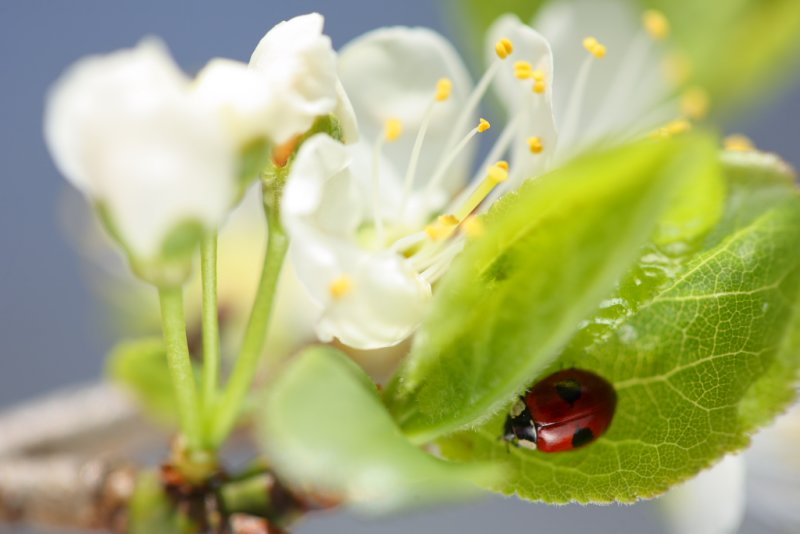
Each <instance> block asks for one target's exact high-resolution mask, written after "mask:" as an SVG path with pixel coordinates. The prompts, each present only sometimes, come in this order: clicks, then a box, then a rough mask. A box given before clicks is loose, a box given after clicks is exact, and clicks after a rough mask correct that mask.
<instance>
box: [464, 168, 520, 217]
mask: <svg viewBox="0 0 800 534" xmlns="http://www.w3.org/2000/svg"><path fill="white" fill-rule="evenodd" d="M506 180H508V164H507V163H506V162H504V161H501V162H498V163H496V164H494V165H492V166H491V167H489V170H488V172H487V173H486V178H484V179H483V180H482V181H481V183H480V184H478V187H476V188H475V190H474V191H473V192H472V194H471V195H470V196H469V198H468V199H467V201H466V202H465V203H464V204H463V205H462V206H461V208H459V209H458V210H457V211H456V212H455V216H456V217H457V218H458V220H459V221H461V220H464V219H465V218H466V217H467V215H469V214H470V213H472V211H473V210H474V209H475V208H477V207H478V206H479V205H480V203H481V202H483V200H484V199H485V198H486V197H487V196H489V193H491V192H492V190H493V189H494V188H495V187H497V185H498V184H500V183H503V182H505V181H506Z"/></svg>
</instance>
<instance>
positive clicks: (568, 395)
mask: <svg viewBox="0 0 800 534" xmlns="http://www.w3.org/2000/svg"><path fill="white" fill-rule="evenodd" d="M581 390H582V388H581V383H580V382H578V381H577V380H575V379H574V378H568V379H566V380H562V381H561V382H558V383H557V384H556V392H557V393H558V396H559V397H561V398H562V399H563V400H564V402H568V403H570V404H575V401H577V400H578V399H580V398H581Z"/></svg>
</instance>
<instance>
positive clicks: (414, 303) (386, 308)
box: [317, 252, 431, 349]
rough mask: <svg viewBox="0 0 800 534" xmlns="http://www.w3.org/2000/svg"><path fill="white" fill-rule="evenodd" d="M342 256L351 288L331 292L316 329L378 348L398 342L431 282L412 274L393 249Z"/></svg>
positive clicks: (326, 336) (323, 335)
mask: <svg viewBox="0 0 800 534" xmlns="http://www.w3.org/2000/svg"><path fill="white" fill-rule="evenodd" d="M352 260H355V261H349V262H346V263H347V264H349V265H346V264H345V262H342V265H343V267H342V268H343V272H344V273H345V275H346V276H348V277H349V278H350V279H351V281H352V289H351V290H350V292H349V293H348V294H347V295H344V296H343V297H340V298H338V299H334V298H330V299H329V301H328V303H327V306H326V307H325V311H324V312H323V314H322V317H321V319H320V322H319V325H318V327H317V334H318V335H319V337H320V339H322V340H331V339H332V338H338V339H339V341H341V342H342V343H344V344H345V345H349V346H351V347H354V348H357V349H378V348H382V347H388V346H392V345H395V344H397V343H400V342H401V341H403V340H404V339H406V338H407V337H408V336H409V335H411V334H412V333H413V332H414V330H416V328H417V326H418V325H419V323H420V321H421V320H422V315H423V313H424V311H425V306H426V304H427V303H428V301H429V299H430V297H431V287H430V285H428V284H427V283H426V282H425V281H424V280H422V279H421V278H420V277H418V276H416V275H415V273H413V272H412V271H411V270H410V269H409V268H408V266H407V265H406V264H405V262H404V261H403V260H402V258H400V257H399V256H398V255H396V254H392V253H388V252H386V253H383V254H366V253H365V254H361V255H360V257H356V258H352Z"/></svg>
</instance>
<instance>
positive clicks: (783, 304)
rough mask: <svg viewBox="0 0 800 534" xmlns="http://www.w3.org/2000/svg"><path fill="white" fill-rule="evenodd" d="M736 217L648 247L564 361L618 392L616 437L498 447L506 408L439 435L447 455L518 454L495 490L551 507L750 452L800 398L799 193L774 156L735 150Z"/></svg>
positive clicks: (673, 478) (625, 494) (648, 488)
mask: <svg viewBox="0 0 800 534" xmlns="http://www.w3.org/2000/svg"><path fill="white" fill-rule="evenodd" d="M723 160H724V162H725V174H726V177H727V181H728V188H729V194H728V200H727V204H726V210H725V214H724V216H723V217H722V219H721V221H720V222H719V224H718V225H717V227H716V228H715V229H714V230H713V231H711V232H710V233H709V234H708V235H707V237H706V238H705V239H704V240H703V242H702V243H701V246H700V247H698V248H697V249H695V250H690V251H688V252H687V251H683V254H678V255H675V254H672V253H670V252H668V251H666V250H665V249H663V248H661V247H658V246H656V245H650V246H649V247H648V248H647V249H646V251H645V253H644V254H643V255H642V257H641V258H640V260H639V262H638V264H637V265H636V266H635V268H634V269H633V270H632V272H631V273H630V274H629V275H628V277H627V278H626V279H625V281H624V282H623V283H622V284H621V285H620V287H619V290H618V291H617V293H616V295H614V296H613V297H612V298H609V299H607V300H606V301H604V303H603V304H602V305H601V306H600V308H599V310H598V311H597V312H596V314H595V316H594V317H593V318H592V319H591V320H589V321H586V322H585V324H584V326H583V327H582V328H581V330H580V332H579V333H578V334H577V335H576V336H575V337H574V338H573V339H572V341H571V342H570V343H569V344H568V346H567V347H566V349H565V350H564V351H563V352H562V354H561V356H560V357H559V358H558V360H557V361H556V362H555V363H554V365H553V366H552V367H551V368H550V369H549V370H547V371H546V372H544V373H543V376H544V375H546V374H548V373H549V372H551V371H553V370H555V369H558V368H568V367H579V368H583V369H588V370H592V371H594V372H595V373H597V374H599V375H601V376H603V377H605V378H606V379H608V380H609V381H611V382H612V383H613V384H614V386H615V388H616V390H617V394H618V404H617V411H616V415H615V419H614V421H613V422H612V425H611V427H610V429H609V431H608V433H607V434H606V435H605V436H603V437H601V438H600V439H599V440H598V441H597V442H595V443H593V444H591V445H589V446H587V447H585V448H583V449H580V450H576V451H571V452H568V453H559V454H549V455H548V454H544V453H541V452H538V451H530V450H523V449H514V448H512V449H511V450H508V449H507V448H506V447H505V446H504V445H500V444H498V443H497V436H499V435H500V433H501V432H502V427H503V420H504V414H502V413H501V414H498V416H497V417H495V418H494V419H493V420H491V421H489V422H488V423H486V424H485V425H484V426H483V427H481V428H480V429H478V430H475V431H469V432H463V433H461V434H457V435H454V436H450V437H448V438H446V439H444V440H442V441H441V442H440V445H441V446H442V452H443V454H444V455H445V456H448V457H451V458H453V459H459V460H471V461H478V460H485V461H489V460H495V461H503V460H504V461H506V462H507V463H508V465H509V467H510V470H509V471H510V472H511V473H513V475H512V476H511V477H510V478H509V479H507V480H506V481H505V482H503V483H500V484H495V485H491V486H489V487H490V488H491V489H493V490H496V491H499V492H502V493H506V494H511V493H516V494H518V495H519V496H521V497H523V498H525V499H531V500H541V501H546V502H551V503H563V502H568V501H579V502H609V501H624V502H630V501H634V500H636V499H640V498H647V497H653V496H656V495H658V494H660V493H662V492H664V491H665V490H666V489H668V488H669V487H670V486H671V485H672V484H675V483H677V482H679V481H682V480H684V479H687V478H689V477H691V476H692V475H694V474H696V473H697V472H698V471H700V470H701V469H703V468H705V467H707V466H709V465H711V464H712V463H714V462H715V461H717V460H719V459H720V458H721V457H722V456H723V455H724V454H726V453H729V452H732V451H736V450H739V449H741V448H743V447H745V446H746V445H747V443H748V440H749V436H750V435H751V434H752V433H753V432H754V431H755V430H756V429H758V428H759V427H761V426H764V425H766V424H767V423H769V421H770V420H771V419H772V418H773V417H775V416H776V415H777V414H778V413H780V412H781V411H782V410H783V409H784V408H785V407H786V406H787V405H788V404H789V403H790V402H791V400H792V398H793V397H794V395H795V389H794V388H795V385H796V381H797V379H798V368H799V367H800V254H799V253H798V243H800V196H798V192H797V189H796V187H795V186H794V185H793V184H792V179H791V176H789V175H787V174H786V172H785V168H784V167H781V166H780V165H777V164H776V162H775V160H774V159H773V160H772V161H771V160H770V158H769V156H764V155H758V154H750V155H737V154H726V155H725V157H724V158H723Z"/></svg>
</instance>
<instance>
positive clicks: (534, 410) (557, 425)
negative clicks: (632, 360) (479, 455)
mask: <svg viewBox="0 0 800 534" xmlns="http://www.w3.org/2000/svg"><path fill="white" fill-rule="evenodd" d="M616 406H617V393H616V392H615V391H614V386H612V385H611V384H610V383H609V382H608V381H607V380H605V379H604V378H602V377H599V376H597V375H596V374H594V373H590V372H589V371H583V370H581V369H565V370H563V371H559V372H557V373H553V374H552V375H550V376H548V377H547V378H545V379H543V380H541V381H540V382H537V383H536V384H534V385H533V386H532V387H531V388H530V389H529V390H528V391H527V393H525V395H523V396H521V397H520V398H519V400H518V401H517V402H516V403H515V404H514V406H513V407H512V408H511V413H509V414H508V417H507V418H506V424H505V429H504V432H503V439H505V440H506V441H509V442H511V443H513V444H514V445H517V446H519V447H525V448H529V449H538V450H540V451H542V452H562V451H571V450H573V449H577V448H578V447H582V446H584V445H586V444H588V443H591V442H592V441H594V440H595V439H597V438H598V437H600V436H601V435H603V433H605V431H606V430H608V427H609V426H610V425H611V419H613V417H614V409H615V408H616Z"/></svg>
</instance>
